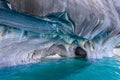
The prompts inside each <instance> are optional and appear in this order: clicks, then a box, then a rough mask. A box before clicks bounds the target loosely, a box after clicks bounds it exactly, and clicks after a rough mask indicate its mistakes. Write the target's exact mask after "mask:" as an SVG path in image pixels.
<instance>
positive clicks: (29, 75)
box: [0, 56, 120, 80]
mask: <svg viewBox="0 0 120 80" xmlns="http://www.w3.org/2000/svg"><path fill="white" fill-rule="evenodd" d="M0 80H120V57H119V56H115V57H113V58H104V59H101V60H87V59H79V58H69V59H68V58H67V59H66V58H65V59H52V60H45V61H42V62H40V63H37V64H29V65H22V66H16V67H9V68H1V69H0Z"/></svg>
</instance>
